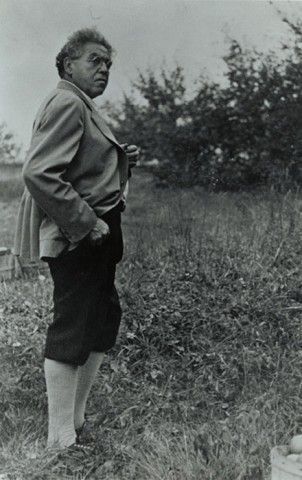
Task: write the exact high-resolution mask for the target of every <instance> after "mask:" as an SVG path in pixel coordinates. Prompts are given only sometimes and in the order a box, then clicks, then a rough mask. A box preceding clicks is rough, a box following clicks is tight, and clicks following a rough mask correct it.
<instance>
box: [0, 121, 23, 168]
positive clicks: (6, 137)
mask: <svg viewBox="0 0 302 480" xmlns="http://www.w3.org/2000/svg"><path fill="white" fill-rule="evenodd" d="M20 150H21V146H20V145H17V143H16V140H15V138H14V135H13V134H12V133H11V132H9V131H8V130H7V126H6V123H1V124H0V163H14V162H16V160H17V159H18V156H19V153H20Z"/></svg>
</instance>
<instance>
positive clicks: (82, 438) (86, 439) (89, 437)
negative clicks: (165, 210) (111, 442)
mask: <svg viewBox="0 0 302 480" xmlns="http://www.w3.org/2000/svg"><path fill="white" fill-rule="evenodd" d="M93 430H94V427H93V424H92V423H91V422H90V421H89V420H88V418H87V417H85V420H84V423H83V425H82V426H81V427H80V428H76V442H77V443H79V444H83V445H87V444H90V443H94V442H95V435H94V432H93Z"/></svg>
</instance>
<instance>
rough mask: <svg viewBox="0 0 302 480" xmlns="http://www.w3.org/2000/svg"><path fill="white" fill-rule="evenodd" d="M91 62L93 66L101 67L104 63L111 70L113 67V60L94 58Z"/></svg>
mask: <svg viewBox="0 0 302 480" xmlns="http://www.w3.org/2000/svg"><path fill="white" fill-rule="evenodd" d="M90 62H91V63H93V65H95V66H96V65H100V63H102V64H103V63H104V64H105V65H106V67H107V68H108V70H109V68H110V67H111V65H112V61H111V60H107V59H105V58H100V57H93V58H91V59H90Z"/></svg>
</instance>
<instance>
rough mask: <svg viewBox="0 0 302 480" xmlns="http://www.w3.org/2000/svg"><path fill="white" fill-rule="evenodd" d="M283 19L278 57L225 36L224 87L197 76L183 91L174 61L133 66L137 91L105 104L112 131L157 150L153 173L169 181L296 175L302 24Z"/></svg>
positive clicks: (285, 181) (151, 153)
mask: <svg viewBox="0 0 302 480" xmlns="http://www.w3.org/2000/svg"><path fill="white" fill-rule="evenodd" d="M283 20H284V21H285V22H286V23H287V25H288V26H289V28H290V30H291V32H292V33H293V36H292V40H291V42H290V43H289V44H288V45H283V47H282V48H283V51H284V52H285V53H286V55H285V56H284V57H283V58H280V56H279V58H278V57H277V56H276V55H275V54H274V53H273V52H270V53H269V54H268V55H264V54H262V53H261V52H258V51H256V50H255V49H250V50H248V49H245V50H244V49H243V48H242V47H241V45H240V44H239V43H238V42H237V41H236V40H232V41H231V42H230V47H229V51H228V53H227V55H225V57H224V61H225V63H226V67H227V69H226V77H227V80H228V82H227V86H226V87H222V86H221V85H219V84H217V83H215V82H212V81H210V80H208V79H205V78H201V79H199V81H198V82H197V87H196V91H195V92H193V93H192V94H191V97H190V98H188V95H187V93H186V87H185V78H184V74H183V70H182V68H181V67H180V66H176V67H175V68H174V69H173V70H172V71H170V72H169V71H166V70H164V69H162V70H161V71H160V73H159V75H155V73H154V72H152V71H150V70H148V71H147V72H146V73H145V74H143V73H140V74H139V76H138V79H137V80H136V81H135V82H134V83H133V87H134V89H135V90H136V96H135V97H134V96H126V95H125V96H124V99H123V102H122V104H121V105H120V106H119V108H113V107H112V106H109V113H110V116H111V118H112V121H113V123H114V126H115V128H116V130H117V133H118V134H119V137H121V138H123V139H124V141H127V139H131V141H134V142H136V143H138V144H140V145H141V146H142V149H143V155H144V158H145V159H151V158H157V159H158V160H159V161H160V168H159V169H158V170H157V171H156V173H157V175H159V176H160V177H161V178H164V179H166V180H167V181H169V182H173V183H175V182H176V183H181V184H182V185H193V184H201V185H205V186H207V187H211V188H222V189H239V188H243V187H246V186H254V185H259V184H267V183H270V184H271V183H275V184H276V183H277V184H279V185H287V186H288V185H290V184H292V183H293V182H295V183H301V181H302V171H301V159H302V61H301V58H302V27H301V25H302V24H301V23H299V22H297V23H291V22H289V21H288V20H287V19H283ZM137 94H138V95H137ZM138 96H139V98H140V101H137V100H135V98H137V97H138Z"/></svg>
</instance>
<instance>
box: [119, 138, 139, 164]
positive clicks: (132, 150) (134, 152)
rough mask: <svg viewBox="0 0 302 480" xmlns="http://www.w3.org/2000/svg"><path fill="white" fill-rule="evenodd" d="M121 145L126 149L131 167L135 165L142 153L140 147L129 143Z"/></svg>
mask: <svg viewBox="0 0 302 480" xmlns="http://www.w3.org/2000/svg"><path fill="white" fill-rule="evenodd" d="M121 147H122V148H123V149H124V151H125V153H126V155H127V157H128V160H129V167H130V168H132V167H135V166H136V164H137V161H138V157H139V154H140V149H139V148H138V147H137V146H136V145H128V143H123V144H121Z"/></svg>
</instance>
